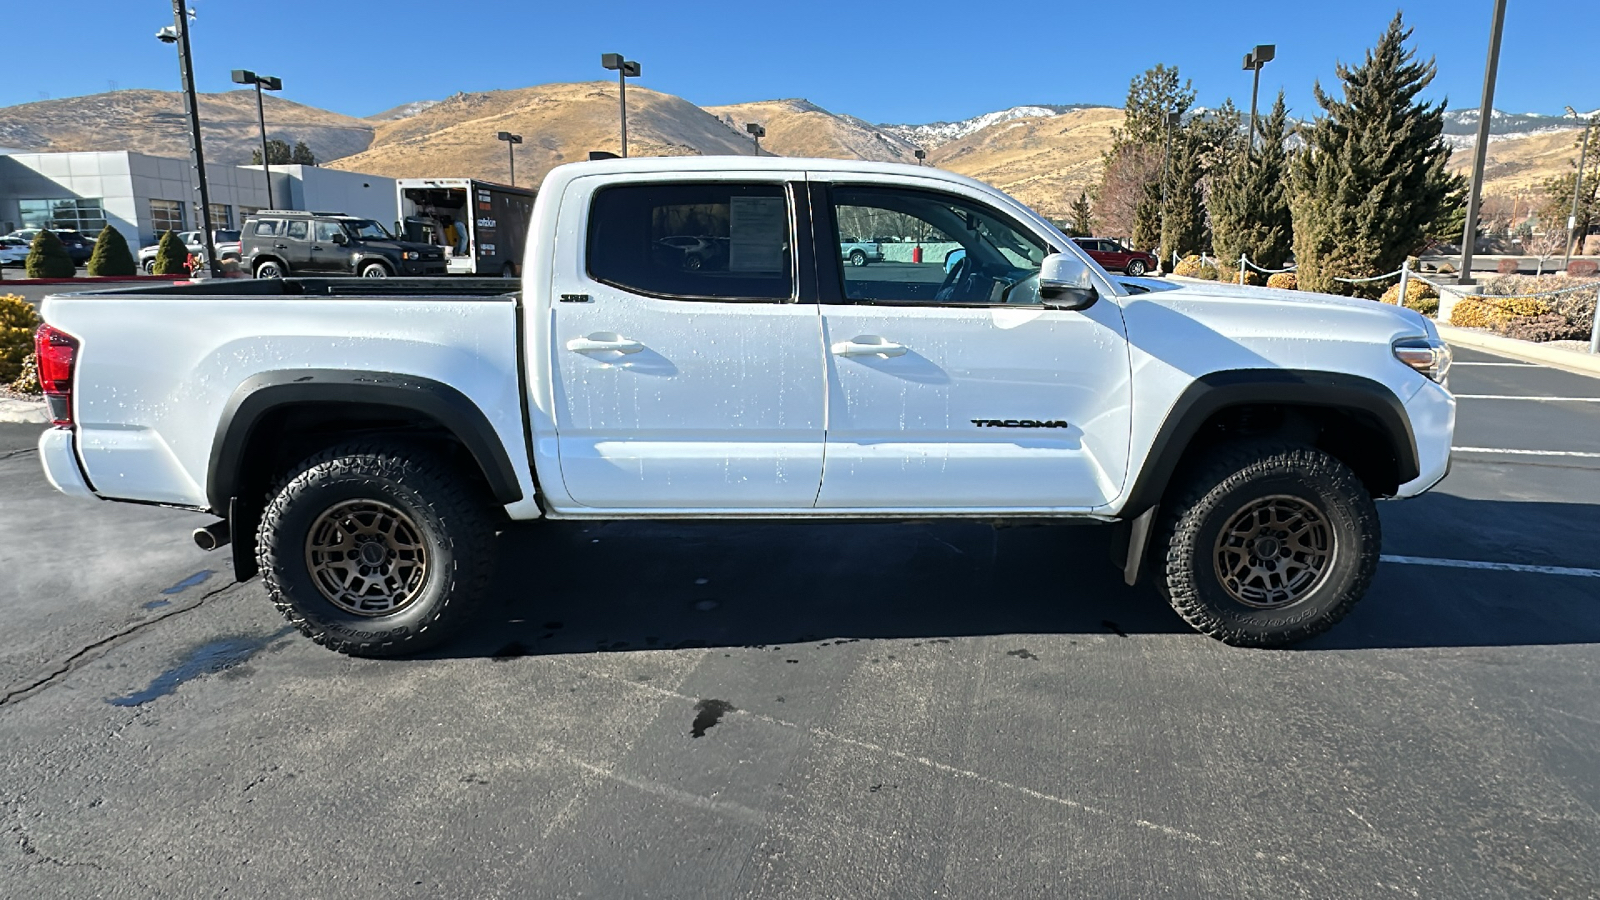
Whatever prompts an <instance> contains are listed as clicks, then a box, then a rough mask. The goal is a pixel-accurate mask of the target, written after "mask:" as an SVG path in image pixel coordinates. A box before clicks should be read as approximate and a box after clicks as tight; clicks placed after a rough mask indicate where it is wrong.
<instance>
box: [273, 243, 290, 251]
mask: <svg viewBox="0 0 1600 900" xmlns="http://www.w3.org/2000/svg"><path fill="white" fill-rule="evenodd" d="M272 249H274V250H287V249H289V245H288V244H273V245H272Z"/></svg>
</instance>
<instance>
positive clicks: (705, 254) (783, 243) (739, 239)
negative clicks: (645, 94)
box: [588, 182, 794, 300]
mask: <svg viewBox="0 0 1600 900" xmlns="http://www.w3.org/2000/svg"><path fill="white" fill-rule="evenodd" d="M791 218H792V217H791V216H790V214H789V200H788V196H787V193H786V192H785V190H784V188H783V186H782V185H779V184H726V183H723V184H685V183H682V182H676V183H672V184H630V185H618V186H616V187H609V188H603V189H601V190H600V191H597V192H596V193H595V196H594V201H593V205H592V206H591V207H590V210H589V241H588V268H589V276H590V277H591V278H593V279H594V280H596V281H600V282H604V283H605V284H609V285H613V286H615V287H619V288H623V289H624V290H629V291H634V292H636V293H641V294H651V295H654V296H660V297H670V298H682V299H712V300H789V299H791V298H792V297H793V296H794V276H793V274H792V270H793V263H792V258H791V248H792V247H793V239H792V225H791Z"/></svg>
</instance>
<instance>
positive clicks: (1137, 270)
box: [1126, 259, 1144, 278]
mask: <svg viewBox="0 0 1600 900" xmlns="http://www.w3.org/2000/svg"><path fill="white" fill-rule="evenodd" d="M1126 272H1127V274H1128V275H1129V276H1130V277H1132V278H1138V277H1139V276H1140V275H1143V274H1144V261H1143V260H1138V259H1135V260H1131V261H1129V263H1128V268H1127V269H1126Z"/></svg>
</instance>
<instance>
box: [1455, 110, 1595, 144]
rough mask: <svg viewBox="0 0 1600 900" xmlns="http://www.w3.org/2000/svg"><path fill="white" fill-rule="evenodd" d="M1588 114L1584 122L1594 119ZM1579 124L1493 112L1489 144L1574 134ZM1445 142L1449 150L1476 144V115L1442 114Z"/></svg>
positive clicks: (1567, 119) (1567, 118)
mask: <svg viewBox="0 0 1600 900" xmlns="http://www.w3.org/2000/svg"><path fill="white" fill-rule="evenodd" d="M1593 115H1594V113H1590V114H1589V115H1588V116H1585V117H1584V118H1586V119H1587V118H1589V117H1591V116H1593ZM1577 127H1578V124H1577V123H1576V122H1574V121H1573V120H1572V117H1571V116H1547V115H1545V114H1543V113H1508V112H1504V111H1502V110H1498V109H1497V110H1494V111H1492V112H1491V113H1490V114H1489V143H1491V144H1494V143H1499V142H1500V141H1515V140H1520V139H1522V138H1528V137H1533V136H1534V135H1536V134H1551V133H1553V132H1557V131H1571V130H1575V129H1576V128H1577ZM1444 140H1445V143H1446V144H1449V145H1450V147H1451V149H1453V150H1460V149H1462V148H1465V147H1470V146H1472V145H1473V144H1474V143H1476V142H1477V140H1478V111H1477V110H1476V109H1452V110H1447V111H1446V112H1445V114H1444Z"/></svg>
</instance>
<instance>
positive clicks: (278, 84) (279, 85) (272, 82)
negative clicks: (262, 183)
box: [233, 69, 283, 209]
mask: <svg viewBox="0 0 1600 900" xmlns="http://www.w3.org/2000/svg"><path fill="white" fill-rule="evenodd" d="M233 83H234V84H253V85H255V86H256V118H257V119H258V120H259V121H260V122H261V173H262V174H263V175H265V176H267V209H276V207H274V206H273V205H272V170H271V169H270V168H268V167H267V164H268V163H270V162H272V160H270V159H268V158H267V113H266V110H265V109H263V108H262V106H261V92H262V91H281V90H283V79H281V78H274V77H272V76H271V75H257V74H256V73H254V72H252V71H250V70H249V69H234V70H233Z"/></svg>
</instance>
